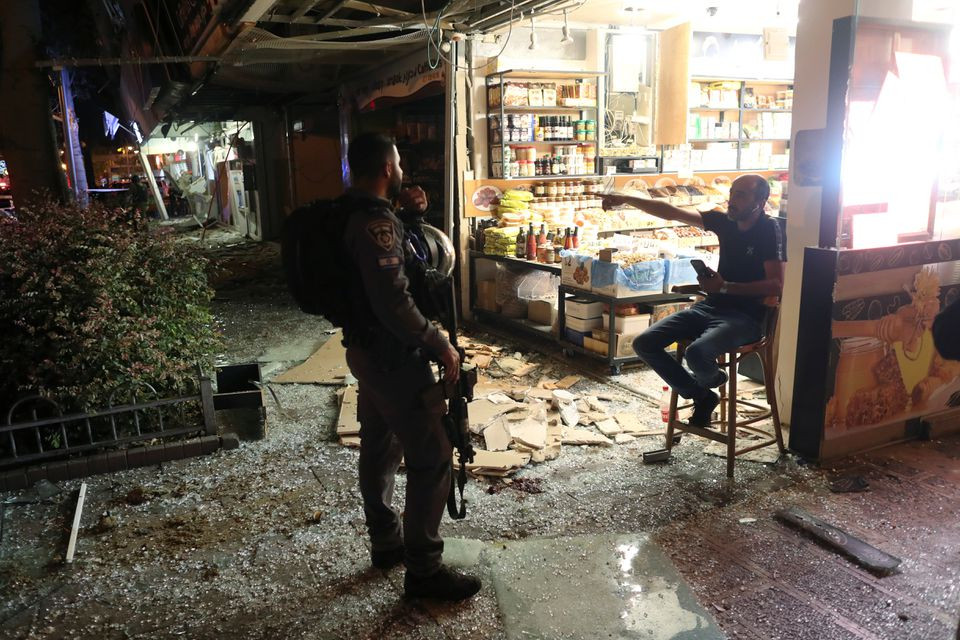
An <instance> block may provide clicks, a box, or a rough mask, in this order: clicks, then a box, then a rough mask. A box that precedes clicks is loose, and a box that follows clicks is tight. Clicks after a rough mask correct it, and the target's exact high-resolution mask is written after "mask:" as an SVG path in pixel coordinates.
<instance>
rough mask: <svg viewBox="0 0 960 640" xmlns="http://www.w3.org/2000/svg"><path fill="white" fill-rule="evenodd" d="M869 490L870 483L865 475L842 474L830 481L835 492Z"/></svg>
mask: <svg viewBox="0 0 960 640" xmlns="http://www.w3.org/2000/svg"><path fill="white" fill-rule="evenodd" d="M869 490H870V483H869V482H867V481H866V479H864V477H863V476H841V477H839V478H835V479H833V480H831V481H830V491H833V492H834V493H858V492H860V491H869Z"/></svg>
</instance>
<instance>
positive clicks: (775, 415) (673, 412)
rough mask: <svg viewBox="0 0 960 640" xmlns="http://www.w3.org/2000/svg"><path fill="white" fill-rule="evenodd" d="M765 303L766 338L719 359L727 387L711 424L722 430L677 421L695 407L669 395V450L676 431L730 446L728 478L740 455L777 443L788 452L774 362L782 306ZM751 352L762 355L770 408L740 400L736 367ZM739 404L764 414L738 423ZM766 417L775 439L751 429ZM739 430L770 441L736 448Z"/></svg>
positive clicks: (680, 353)
mask: <svg viewBox="0 0 960 640" xmlns="http://www.w3.org/2000/svg"><path fill="white" fill-rule="evenodd" d="M764 304H765V305H767V307H768V308H767V317H766V322H765V323H764V332H763V337H762V338H761V339H760V340H758V341H757V342H753V343H751V344H745V345H743V346H742V347H738V348H736V349H734V350H732V351H728V352H727V353H725V354H723V355H721V356H720V357H719V358H718V359H717V362H718V364H719V365H720V367H721V368H722V369H724V370H726V373H727V378H728V379H727V382H726V384H724V385H721V386H720V420H717V421H712V422H711V424H712V425H717V426H719V427H720V429H719V431H714V430H713V429H705V428H703V427H694V426H691V425H688V424H684V423H683V422H681V421H680V420H678V419H677V413H678V411H679V410H681V409H687V408H690V407H692V406H693V403H689V404H686V405H683V406H679V407H678V406H677V403H678V396H677V392H676V391H671V393H670V415H669V419H668V421H667V450H670V449H671V448H673V434H674V431H680V432H686V433H692V434H694V435H698V436H701V437H704V438H709V439H710V440H714V441H716V442H721V443H723V444H725V445H727V477H728V478H732V477H733V464H734V461H735V459H736V457H737V456H738V455H740V454H743V453H747V452H748V451H754V450H756V449H760V448H761V447H766V446H769V445H771V444H774V443H776V445H777V447H779V449H780V453H781V454H783V453H784V452H785V451H786V449H785V448H784V446H783V434H782V433H781V430H780V414H779V412H778V410H777V395H776V389H775V387H776V383H775V380H776V368H775V364H774V363H775V362H776V354H775V353H774V340H773V337H774V333H775V331H776V328H777V319H778V316H779V313H780V305H779V300H777V299H775V298H774V299H769V300H765V301H764ZM689 343H690V341H681V342H678V343H677V361H678V362H682V360H683V354H684V352H685V351H686V348H687V345H688V344H689ZM751 353H756V354H757V355H759V356H760V365H761V367H762V369H763V383H764V387H765V388H766V390H767V402H768V403H769V405H770V407H769V409H768V408H766V407H762V406H760V405H758V404H756V403H753V402H748V401H746V400H739V399H738V398H737V364H739V363H740V361H741V360H743V359H744V358H745V357H747V356H748V355H750V354H751ZM737 405H743V406H746V407H752V408H754V409H758V410H760V411H762V413H761V414H760V415H758V416H754V417H751V418H747V419H744V420H737ZM767 418H770V419H771V420H772V421H773V430H774V435H773V436H771V435H770V433H769V432H767V431H765V430H763V429H760V428H758V427H754V426H751V425H753V424H755V423H757V422H760V421H761V420H766V419H767ZM737 429H740V430H743V431H748V432H751V433H756V434H760V435H762V436H766V437H767V439H766V440H763V441H761V442H759V443H757V444H751V445H750V446H748V447H743V448H742V449H737Z"/></svg>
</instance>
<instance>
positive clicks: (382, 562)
mask: <svg viewBox="0 0 960 640" xmlns="http://www.w3.org/2000/svg"><path fill="white" fill-rule="evenodd" d="M401 562H403V547H397V548H396V549H387V550H386V551H371V552H370V563H371V564H372V565H373V566H374V567H375V568H377V569H380V570H381V571H386V570H387V569H392V568H393V567H395V566H397V565H398V564H400V563H401Z"/></svg>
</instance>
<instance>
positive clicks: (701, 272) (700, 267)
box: [690, 258, 716, 278]
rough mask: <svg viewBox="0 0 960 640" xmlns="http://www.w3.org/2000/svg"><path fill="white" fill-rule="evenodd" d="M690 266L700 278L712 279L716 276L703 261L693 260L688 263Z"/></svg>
mask: <svg viewBox="0 0 960 640" xmlns="http://www.w3.org/2000/svg"><path fill="white" fill-rule="evenodd" d="M690 264H691V265H693V270H694V271H696V272H697V275H698V276H699V277H701V278H712V277H713V276H715V275H716V274H715V273H714V271H713V269H711V268H710V267H708V266H707V265H706V263H704V261H703V260H700V259H699V258H694V259H693V260H691V261H690Z"/></svg>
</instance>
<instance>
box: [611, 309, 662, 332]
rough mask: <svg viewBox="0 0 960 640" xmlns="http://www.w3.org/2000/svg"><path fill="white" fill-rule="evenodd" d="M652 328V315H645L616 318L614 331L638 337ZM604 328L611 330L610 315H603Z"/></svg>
mask: <svg viewBox="0 0 960 640" xmlns="http://www.w3.org/2000/svg"><path fill="white" fill-rule="evenodd" d="M649 326H650V315H649V314H643V315H638V316H614V319H613V329H614V331H616V332H617V333H626V334H632V335H637V334H640V333H643V331H644V330H645V329H646V328H647V327H649ZM603 328H604V329H609V328H610V314H608V313H604V314H603Z"/></svg>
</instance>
